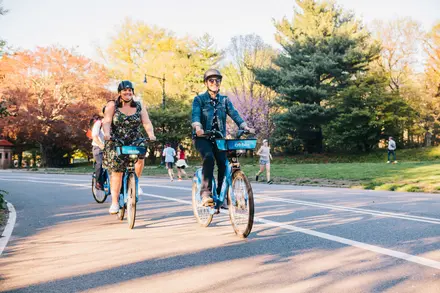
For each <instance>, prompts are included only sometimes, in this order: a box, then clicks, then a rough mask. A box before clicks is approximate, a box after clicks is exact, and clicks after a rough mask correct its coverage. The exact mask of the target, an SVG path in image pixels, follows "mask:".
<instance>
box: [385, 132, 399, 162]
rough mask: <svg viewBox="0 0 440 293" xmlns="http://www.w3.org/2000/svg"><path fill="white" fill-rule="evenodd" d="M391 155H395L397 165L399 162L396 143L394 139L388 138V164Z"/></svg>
mask: <svg viewBox="0 0 440 293" xmlns="http://www.w3.org/2000/svg"><path fill="white" fill-rule="evenodd" d="M391 155H393V159H394V164H397V160H396V142H395V141H394V139H393V137H391V136H390V137H389V138H388V162H387V164H389V163H390V162H391V161H390V158H391Z"/></svg>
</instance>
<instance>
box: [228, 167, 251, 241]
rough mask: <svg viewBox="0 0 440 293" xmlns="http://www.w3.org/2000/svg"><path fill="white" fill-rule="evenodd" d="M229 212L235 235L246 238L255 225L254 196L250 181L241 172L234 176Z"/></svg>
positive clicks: (235, 173) (229, 193)
mask: <svg viewBox="0 0 440 293" xmlns="http://www.w3.org/2000/svg"><path fill="white" fill-rule="evenodd" d="M228 210H229V219H230V220H231V224H232V228H234V231H235V233H236V234H237V235H238V236H240V237H242V238H246V237H247V236H248V235H249V233H251V230H252V226H253V225H254V194H253V191H252V186H251V184H250V183H249V180H248V179H247V177H246V175H244V173H243V172H242V171H241V170H237V171H235V172H234V174H233V175H232V186H231V188H230V189H229V191H228Z"/></svg>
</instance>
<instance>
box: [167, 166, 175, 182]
mask: <svg viewBox="0 0 440 293" xmlns="http://www.w3.org/2000/svg"><path fill="white" fill-rule="evenodd" d="M168 175H169V176H170V180H173V177H174V173H173V169H172V168H168Z"/></svg>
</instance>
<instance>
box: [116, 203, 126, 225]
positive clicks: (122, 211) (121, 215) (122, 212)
mask: <svg viewBox="0 0 440 293" xmlns="http://www.w3.org/2000/svg"><path fill="white" fill-rule="evenodd" d="M116 216H117V217H118V220H119V221H123V220H124V216H125V205H124V206H123V207H119V211H118V213H117V215H116Z"/></svg>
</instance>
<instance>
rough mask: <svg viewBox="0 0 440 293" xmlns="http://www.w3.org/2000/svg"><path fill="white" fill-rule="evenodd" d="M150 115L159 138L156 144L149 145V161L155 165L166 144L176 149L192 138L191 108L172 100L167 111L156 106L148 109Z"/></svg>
mask: <svg viewBox="0 0 440 293" xmlns="http://www.w3.org/2000/svg"><path fill="white" fill-rule="evenodd" d="M148 114H149V116H150V119H151V121H152V122H153V126H154V134H155V135H156V138H157V142H156V143H151V144H150V145H149V159H150V161H151V163H155V161H156V158H157V157H158V156H159V157H160V156H161V151H162V148H163V146H164V145H165V144H166V143H171V144H172V145H173V146H174V147H175V146H177V145H178V144H179V143H181V142H182V141H184V140H186V139H188V138H190V137H191V108H190V106H189V105H188V104H186V103H183V102H182V101H179V100H176V99H171V100H170V101H169V103H167V107H166V108H165V109H163V108H162V107H160V106H154V107H151V108H149V109H148Z"/></svg>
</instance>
